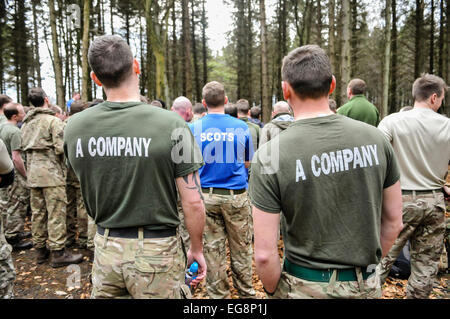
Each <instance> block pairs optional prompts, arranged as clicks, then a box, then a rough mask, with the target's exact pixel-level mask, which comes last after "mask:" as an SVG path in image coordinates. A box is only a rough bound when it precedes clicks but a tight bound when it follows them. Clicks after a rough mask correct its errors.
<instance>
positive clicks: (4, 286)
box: [0, 139, 16, 299]
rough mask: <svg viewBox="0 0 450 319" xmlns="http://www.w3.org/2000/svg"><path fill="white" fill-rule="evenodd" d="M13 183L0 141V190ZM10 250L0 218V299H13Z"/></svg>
mask: <svg viewBox="0 0 450 319" xmlns="http://www.w3.org/2000/svg"><path fill="white" fill-rule="evenodd" d="M13 181H14V164H13V162H12V161H11V158H10V157H9V154H8V149H7V148H6V146H5V143H3V141H2V140H1V139H0V188H4V187H7V186H9V185H11V184H12V183H13ZM11 251H12V248H11V246H10V245H9V244H8V242H7V241H6V238H5V235H4V234H3V220H2V218H0V299H12V298H14V280H15V279H16V272H15V271H14V264H13V260H12V257H11Z"/></svg>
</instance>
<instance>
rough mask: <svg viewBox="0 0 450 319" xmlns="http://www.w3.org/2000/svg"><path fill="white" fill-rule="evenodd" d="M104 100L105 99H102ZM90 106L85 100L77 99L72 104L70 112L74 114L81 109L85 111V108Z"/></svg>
mask: <svg viewBox="0 0 450 319" xmlns="http://www.w3.org/2000/svg"><path fill="white" fill-rule="evenodd" d="M102 101H103V100H102ZM100 103H101V102H100ZM87 107H88V103H86V102H83V101H75V102H73V103H72V104H71V105H70V112H69V114H70V115H71V116H72V115H74V114H77V113H79V112H81V111H83V110H84V109H86V108H87Z"/></svg>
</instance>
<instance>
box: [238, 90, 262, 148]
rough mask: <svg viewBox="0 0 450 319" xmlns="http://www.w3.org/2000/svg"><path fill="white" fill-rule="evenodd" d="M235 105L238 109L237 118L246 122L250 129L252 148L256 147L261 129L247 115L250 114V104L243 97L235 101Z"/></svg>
mask: <svg viewBox="0 0 450 319" xmlns="http://www.w3.org/2000/svg"><path fill="white" fill-rule="evenodd" d="M236 107H237V110H238V118H239V119H241V120H242V121H244V122H245V123H247V125H248V128H249V129H250V134H251V135H252V141H253V150H255V151H256V150H257V149H258V145H259V137H260V134H261V129H260V127H259V126H258V125H256V124H255V123H252V122H250V120H249V119H248V117H249V116H250V104H249V103H248V101H247V100H245V99H240V100H239V101H237V102H236Z"/></svg>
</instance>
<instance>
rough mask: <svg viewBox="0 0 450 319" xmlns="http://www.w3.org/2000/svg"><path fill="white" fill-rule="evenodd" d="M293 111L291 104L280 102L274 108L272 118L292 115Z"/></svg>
mask: <svg viewBox="0 0 450 319" xmlns="http://www.w3.org/2000/svg"><path fill="white" fill-rule="evenodd" d="M290 111H291V109H290V108H289V104H287V102H285V101H280V102H278V103H276V104H275V105H274V106H273V111H272V116H275V115H277V114H279V113H290Z"/></svg>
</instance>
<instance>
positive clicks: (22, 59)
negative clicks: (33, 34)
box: [14, 0, 29, 105]
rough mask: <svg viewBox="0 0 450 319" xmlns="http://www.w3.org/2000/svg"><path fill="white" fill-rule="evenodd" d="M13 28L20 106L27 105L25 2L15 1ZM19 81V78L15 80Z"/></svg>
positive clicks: (21, 0)
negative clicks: (15, 14)
mask: <svg viewBox="0 0 450 319" xmlns="http://www.w3.org/2000/svg"><path fill="white" fill-rule="evenodd" d="M14 28H15V29H16V30H17V38H16V40H18V39H20V41H17V42H18V43H17V49H18V52H17V54H18V55H17V56H16V58H17V60H18V66H19V76H20V96H21V104H22V105H28V67H29V65H28V60H29V56H28V52H29V49H28V47H27V39H28V35H27V27H26V17H25V1H24V0H19V1H17V17H16V20H15V26H14ZM17 80H18V81H19V78H17Z"/></svg>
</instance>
